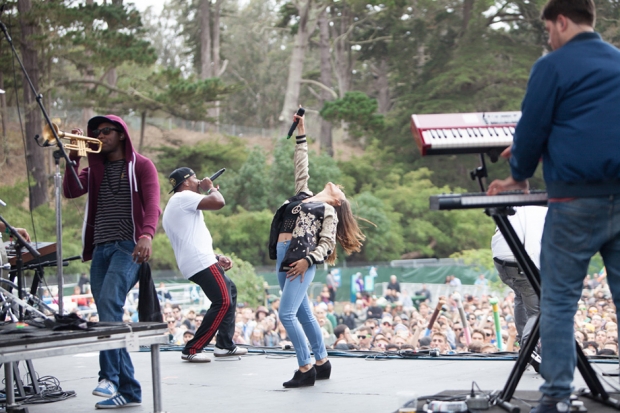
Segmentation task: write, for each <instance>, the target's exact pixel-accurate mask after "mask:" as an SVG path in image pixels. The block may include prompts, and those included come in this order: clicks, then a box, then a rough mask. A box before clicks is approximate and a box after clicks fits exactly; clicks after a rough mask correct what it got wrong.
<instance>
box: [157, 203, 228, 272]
mask: <svg viewBox="0 0 620 413" xmlns="http://www.w3.org/2000/svg"><path fill="white" fill-rule="evenodd" d="M203 197H204V196H203V195H200V194H197V193H196V192H192V191H182V192H177V193H176V194H174V195H172V198H170V201H168V205H166V209H165V210H164V216H163V218H162V224H163V227H164V231H166V235H168V238H169V239H170V243H171V244H172V249H173V250H174V256H175V257H176V259H177V266H178V267H179V271H181V274H183V277H185V278H190V277H192V276H194V275H196V274H197V273H199V272H200V271H202V270H204V269H206V268H208V267H210V266H212V265H213V264H215V263H216V262H217V260H216V258H215V253H214V252H213V239H212V238H211V233H210V232H209V229H208V228H207V225H206V224H205V218H204V215H203V213H202V211H201V210H199V209H198V204H199V203H200V201H201V200H202V198H203Z"/></svg>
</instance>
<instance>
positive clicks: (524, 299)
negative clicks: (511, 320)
mask: <svg viewBox="0 0 620 413" xmlns="http://www.w3.org/2000/svg"><path fill="white" fill-rule="evenodd" d="M505 264H507V263H506V262H504V263H503V264H502V263H500V262H498V261H495V269H497V272H498V273H499V278H501V280H502V281H503V282H504V284H506V285H507V286H508V287H510V288H511V289H512V290H513V291H514V292H515V309H514V312H515V326H516V327H517V338H518V340H519V345H520V346H521V348H523V346H524V345H525V342H526V341H527V339H528V338H529V337H530V333H531V332H532V328H533V327H534V323H535V322H536V318H537V317H538V314H539V313H540V303H539V299H538V295H536V292H535V291H534V288H533V287H532V285H531V284H530V282H529V280H528V279H527V277H526V276H525V274H524V273H523V272H522V271H521V270H520V269H519V267H518V266H517V263H516V262H510V263H508V265H505Z"/></svg>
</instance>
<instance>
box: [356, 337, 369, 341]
mask: <svg viewBox="0 0 620 413" xmlns="http://www.w3.org/2000/svg"><path fill="white" fill-rule="evenodd" d="M366 337H368V336H357V338H359V339H360V340H363V339H365V338H366Z"/></svg>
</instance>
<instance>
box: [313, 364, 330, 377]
mask: <svg viewBox="0 0 620 413" xmlns="http://www.w3.org/2000/svg"><path fill="white" fill-rule="evenodd" d="M314 368H315V369H316V379H317V380H327V379H329V376H330V375H331V374H332V364H331V363H330V362H329V360H327V361H326V362H325V363H323V364H321V365H320V366H319V365H318V364H315V365H314Z"/></svg>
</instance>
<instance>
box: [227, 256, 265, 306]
mask: <svg viewBox="0 0 620 413" xmlns="http://www.w3.org/2000/svg"><path fill="white" fill-rule="evenodd" d="M226 255H227V256H229V257H230V259H231V260H232V261H233V267H232V268H231V269H230V270H228V271H226V275H228V276H229V277H230V279H231V280H232V281H233V282H234V283H235V285H236V286H237V303H244V304H245V305H247V306H250V307H253V308H256V307H257V306H259V305H262V304H264V299H265V290H264V288H263V284H264V283H265V280H264V279H263V277H259V276H257V275H256V272H255V271H254V267H253V266H252V264H250V263H249V262H247V261H244V260H242V259H240V258H238V257H237V255H235V254H226Z"/></svg>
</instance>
